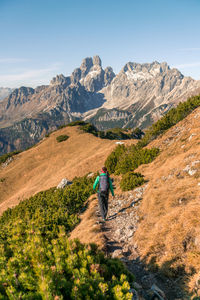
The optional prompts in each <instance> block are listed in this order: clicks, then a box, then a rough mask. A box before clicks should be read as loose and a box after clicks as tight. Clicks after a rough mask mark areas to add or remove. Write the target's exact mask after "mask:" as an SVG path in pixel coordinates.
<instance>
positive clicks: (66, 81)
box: [50, 74, 70, 85]
mask: <svg viewBox="0 0 200 300" xmlns="http://www.w3.org/2000/svg"><path fill="white" fill-rule="evenodd" d="M50 84H51V85H59V84H61V85H64V84H68V85H69V84H70V77H65V76H64V75H63V74H60V75H57V76H56V77H53V79H52V80H51V82H50Z"/></svg>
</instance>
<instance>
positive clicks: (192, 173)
mask: <svg viewBox="0 0 200 300" xmlns="http://www.w3.org/2000/svg"><path fill="white" fill-rule="evenodd" d="M196 172H197V170H196V169H195V170H189V171H188V174H189V175H190V176H193V175H194V174H195V173H196Z"/></svg>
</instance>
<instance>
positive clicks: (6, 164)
mask: <svg viewBox="0 0 200 300" xmlns="http://www.w3.org/2000/svg"><path fill="white" fill-rule="evenodd" d="M12 161H13V157H12V156H11V157H9V158H8V159H7V160H6V161H5V162H4V163H2V164H1V167H2V168H5V167H7V166H8V165H9V164H10V163H11V162H12Z"/></svg>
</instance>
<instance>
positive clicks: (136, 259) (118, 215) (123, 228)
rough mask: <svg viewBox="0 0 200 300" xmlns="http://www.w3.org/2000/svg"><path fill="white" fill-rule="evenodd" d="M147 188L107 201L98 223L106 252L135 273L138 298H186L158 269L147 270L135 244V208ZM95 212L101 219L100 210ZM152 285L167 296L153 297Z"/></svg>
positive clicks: (169, 299) (136, 215) (136, 220)
mask: <svg viewBox="0 0 200 300" xmlns="http://www.w3.org/2000/svg"><path fill="white" fill-rule="evenodd" d="M146 187H147V185H145V186H143V187H140V188H137V189H135V190H134V191H131V192H128V193H122V194H121V195H116V196H115V199H114V200H112V199H110V200H109V212H108V218H107V221H106V222H105V223H102V225H101V226H102V231H103V233H104V235H105V239H106V241H107V251H108V253H109V254H110V255H111V256H112V257H118V258H120V259H121V260H122V261H123V262H124V263H125V264H126V266H127V268H128V269H129V270H130V271H131V272H132V273H133V274H134V275H135V278H136V282H137V283H138V284H139V285H140V286H141V289H140V293H139V294H140V295H141V296H142V298H138V299H168V300H175V299H177V300H178V299H179V300H180V299H187V298H185V297H184V296H183V292H182V289H181V288H179V287H178V285H177V283H176V282H174V281H172V280H169V279H168V278H165V277H163V276H162V275H161V274H159V273H158V272H157V273H152V272H150V271H149V270H148V268H147V266H145V264H143V263H142V261H141V260H140V256H139V253H138V251H137V244H136V243H134V233H135V231H136V229H137V225H138V219H139V217H138V208H139V205H140V203H141V200H142V197H143V193H144V192H145V189H146ZM97 215H98V217H99V221H100V220H101V217H100V213H99V210H97ZM152 285H156V286H158V287H159V288H160V289H161V290H162V291H163V292H164V293H165V295H166V298H162V297H160V298H159V297H157V298H152V291H151V287H152Z"/></svg>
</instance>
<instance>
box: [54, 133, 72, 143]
mask: <svg viewBox="0 0 200 300" xmlns="http://www.w3.org/2000/svg"><path fill="white" fill-rule="evenodd" d="M68 138H69V136H68V135H66V134H62V135H59V136H57V138H56V140H57V142H58V143H61V142H63V141H66V140H67V139H68Z"/></svg>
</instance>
